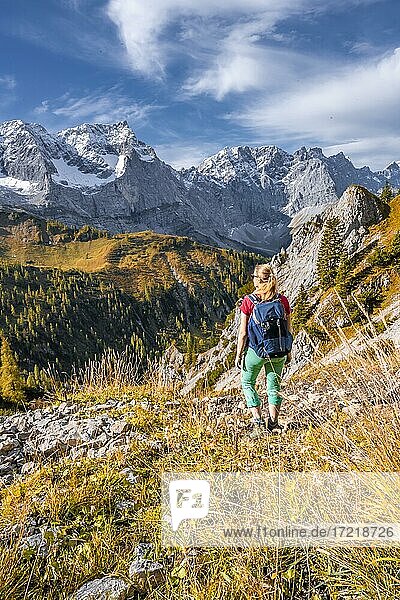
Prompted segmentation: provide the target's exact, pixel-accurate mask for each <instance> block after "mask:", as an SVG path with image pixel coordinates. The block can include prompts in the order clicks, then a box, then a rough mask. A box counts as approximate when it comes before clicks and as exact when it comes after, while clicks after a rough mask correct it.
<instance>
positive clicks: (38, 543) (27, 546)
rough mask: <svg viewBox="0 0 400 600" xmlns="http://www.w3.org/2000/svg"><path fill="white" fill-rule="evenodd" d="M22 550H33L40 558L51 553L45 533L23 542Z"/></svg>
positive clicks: (36, 534)
mask: <svg viewBox="0 0 400 600" xmlns="http://www.w3.org/2000/svg"><path fill="white" fill-rule="evenodd" d="M20 549H21V550H22V551H24V550H25V551H26V550H28V551H29V550H33V551H34V552H35V554H37V555H38V556H47V554H48V552H49V548H48V544H47V541H46V539H45V538H44V536H43V533H42V532H40V533H35V534H33V535H30V536H29V537H27V538H24V539H23V540H22V541H21V545H20Z"/></svg>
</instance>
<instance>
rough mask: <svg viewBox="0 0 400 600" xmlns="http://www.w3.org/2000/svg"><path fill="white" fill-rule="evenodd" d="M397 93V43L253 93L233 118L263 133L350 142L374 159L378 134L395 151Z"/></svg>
mask: <svg viewBox="0 0 400 600" xmlns="http://www.w3.org/2000/svg"><path fill="white" fill-rule="evenodd" d="M399 95H400V48H398V49H396V50H394V51H393V52H392V53H391V54H389V55H387V56H385V57H383V58H381V59H380V60H369V61H368V62H364V63H359V64H358V65H357V66H353V67H346V68H345V69H341V70H340V71H336V72H335V73H333V74H330V73H329V72H326V73H323V74H321V75H320V76H319V78H318V79H314V78H312V77H310V78H308V79H307V78H305V79H302V81H301V82H299V83H297V84H296V85H292V86H289V87H288V89H286V90H285V91H283V92H280V93H277V94H273V95H272V96H271V95H268V96H265V98H263V99H262V100H260V99H258V100H257V102H256V103H255V104H254V105H253V106H250V107H249V108H248V109H246V110H245V111H243V112H242V113H241V114H237V115H236V116H235V119H236V120H238V121H239V122H240V123H241V124H242V125H246V126H248V127H251V128H252V129H254V130H257V131H258V132H259V133H260V135H263V136H265V137H268V136H270V137H271V136H273V137H274V139H277V138H278V139H279V138H280V139H289V138H290V139H292V140H296V139H298V140H302V143H304V142H309V143H310V144H319V145H324V146H325V147H337V148H339V147H340V149H343V148H347V149H349V148H351V149H352V151H353V153H354V154H355V155H357V156H358V157H359V158H360V160H362V159H363V157H364V158H366V159H368V160H369V161H370V162H371V163H373V162H374V163H375V164H376V158H375V160H374V156H373V155H372V154H371V153H372V151H373V150H372V143H373V142H372V140H374V139H376V140H377V145H376V147H375V150H374V151H375V155H378V156H379V155H380V148H379V146H378V144H379V140H380V141H381V142H382V140H386V144H385V146H386V148H387V149H388V150H389V148H390V149H391V150H393V151H395V150H396V152H397V155H398V154H399V152H400V143H396V142H395V140H396V136H397V135H398V134H400V112H399V109H398V98H399ZM393 158H395V157H393ZM381 166H383V165H381Z"/></svg>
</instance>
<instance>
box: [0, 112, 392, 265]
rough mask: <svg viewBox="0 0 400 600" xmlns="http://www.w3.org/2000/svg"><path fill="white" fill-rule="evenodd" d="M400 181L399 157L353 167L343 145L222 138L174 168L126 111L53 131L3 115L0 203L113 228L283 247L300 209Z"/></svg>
mask: <svg viewBox="0 0 400 600" xmlns="http://www.w3.org/2000/svg"><path fill="white" fill-rule="evenodd" d="M386 181H389V183H390V185H391V186H392V187H400V167H399V166H398V164H397V163H396V162H395V161H393V162H392V163H391V164H390V165H388V167H387V168H386V169H385V170H384V171H381V172H380V171H377V172H373V171H371V170H370V169H369V167H362V168H361V169H357V168H356V167H354V165H352V163H351V161H350V160H349V159H348V158H346V157H345V156H344V154H343V153H339V154H337V155H334V156H331V157H326V156H325V155H324V154H323V152H322V150H321V148H305V147H302V148H300V149H299V150H297V151H296V152H294V153H293V154H289V153H288V152H286V151H285V150H282V149H280V148H278V147H277V146H274V145H271V146H268V145H264V146H256V147H250V146H234V147H231V148H230V147H225V148H223V149H222V150H220V151H219V152H218V153H216V154H215V155H213V156H210V157H208V158H206V159H205V160H204V161H202V162H201V163H200V165H198V166H197V167H192V168H191V169H182V170H181V171H176V170H175V169H173V168H172V167H171V166H170V165H168V164H167V163H165V162H164V161H162V160H160V159H159V157H158V156H157V153H156V152H155V150H154V149H153V148H152V147H151V146H149V145H147V144H146V143H145V142H142V141H140V140H139V139H138V138H137V136H136V135H135V133H134V132H133V131H132V129H131V128H130V127H129V125H128V123H127V121H120V122H117V123H114V124H90V123H84V124H82V125H79V126H77V127H70V128H68V129H64V130H61V131H59V132H57V133H54V134H53V133H49V132H47V131H46V129H45V128H44V127H43V126H41V125H39V124H29V123H25V122H23V121H21V120H14V121H6V122H4V123H2V124H0V204H1V205H2V206H5V207H20V208H22V209H24V210H27V211H31V212H34V213H35V214H37V215H39V216H41V217H43V218H45V219H57V220H60V221H63V222H64V223H66V224H67V225H70V226H77V227H81V226H83V225H91V226H94V227H97V228H100V229H107V230H108V231H109V232H110V233H112V234H114V233H122V232H135V231H141V230H148V229H151V230H154V231H155V232H158V233H166V234H172V235H187V236H189V237H191V238H193V239H196V240H198V241H200V242H203V243H208V244H212V245H217V246H222V247H232V248H234V249H245V248H247V249H249V250H252V251H254V250H255V251H257V252H261V253H263V254H264V255H270V256H272V255H273V254H275V253H277V252H279V250H280V248H281V247H287V246H288V245H289V244H290V240H291V230H290V222H291V219H293V217H296V215H297V214H298V213H299V211H302V210H311V211H314V212H318V211H320V212H322V211H323V210H324V209H325V207H326V205H329V204H331V203H333V202H335V201H336V200H337V199H338V198H339V197H340V196H341V194H342V193H343V192H344V190H345V189H346V188H347V187H348V186H349V185H350V184H358V185H363V186H364V187H366V188H368V189H369V190H371V191H372V192H376V191H378V190H379V189H381V188H382V187H383V186H384V185H385V183H386Z"/></svg>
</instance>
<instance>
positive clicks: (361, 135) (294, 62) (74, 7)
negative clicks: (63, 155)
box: [0, 0, 400, 169]
mask: <svg viewBox="0 0 400 600" xmlns="http://www.w3.org/2000/svg"><path fill="white" fill-rule="evenodd" d="M0 10H1V17H0V36H1V37H0V39H1V42H0V44H1V45H0V120H2V121H3V120H8V119H17V118H18V119H23V120H26V121H29V122H32V121H34V122H38V123H41V124H43V125H44V126H45V127H47V128H48V129H50V130H52V131H57V130H59V129H63V128H66V127H70V126H74V125H77V124H80V123H84V122H89V123H92V122H114V121H120V120H124V119H127V120H128V122H129V124H130V125H131V127H132V129H133V130H134V131H135V133H136V134H137V136H138V137H139V138H140V139H142V140H144V141H145V142H147V143H149V144H151V145H152V146H153V147H154V148H155V149H156V151H157V153H158V155H159V156H160V158H162V159H163V160H165V161H166V162H169V163H170V164H172V165H173V166H175V167H178V168H179V167H181V166H186V167H187V166H190V165H191V164H198V163H199V162H200V161H201V160H202V159H203V158H205V157H206V156H209V155H210V154H213V153H214V152H216V151H218V150H219V149H221V148H222V147H224V146H231V145H244V144H248V145H269V144H275V145H277V146H280V147H281V148H283V149H285V150H287V151H294V150H296V149H297V148H299V147H301V146H303V145H305V146H321V147H322V148H324V150H325V152H326V153H327V154H333V153H336V152H339V151H341V150H342V151H343V152H344V153H345V154H346V155H347V156H349V157H350V158H351V159H352V160H353V162H354V163H355V164H356V165H357V166H362V165H364V164H368V165H370V166H371V167H372V168H375V169H380V168H383V167H385V166H386V165H387V164H388V163H389V162H392V161H393V160H400V110H399V99H400V39H399V37H400V2H399V1H398V0H229V2H228V1H227V2H222V1H221V0H218V1H217V0H32V1H27V0H2V2H1V8H0Z"/></svg>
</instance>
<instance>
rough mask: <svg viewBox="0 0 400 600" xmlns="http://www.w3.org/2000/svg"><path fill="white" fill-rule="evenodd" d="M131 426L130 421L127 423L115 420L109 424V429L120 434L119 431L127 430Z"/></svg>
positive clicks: (124, 431)
mask: <svg viewBox="0 0 400 600" xmlns="http://www.w3.org/2000/svg"><path fill="white" fill-rule="evenodd" d="M131 428H132V426H131V425H130V423H127V422H126V421H115V423H113V424H112V425H111V429H110V431H111V433H113V434H114V433H115V434H116V435H120V434H121V433H126V432H128V431H129V430H130V429H131Z"/></svg>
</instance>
